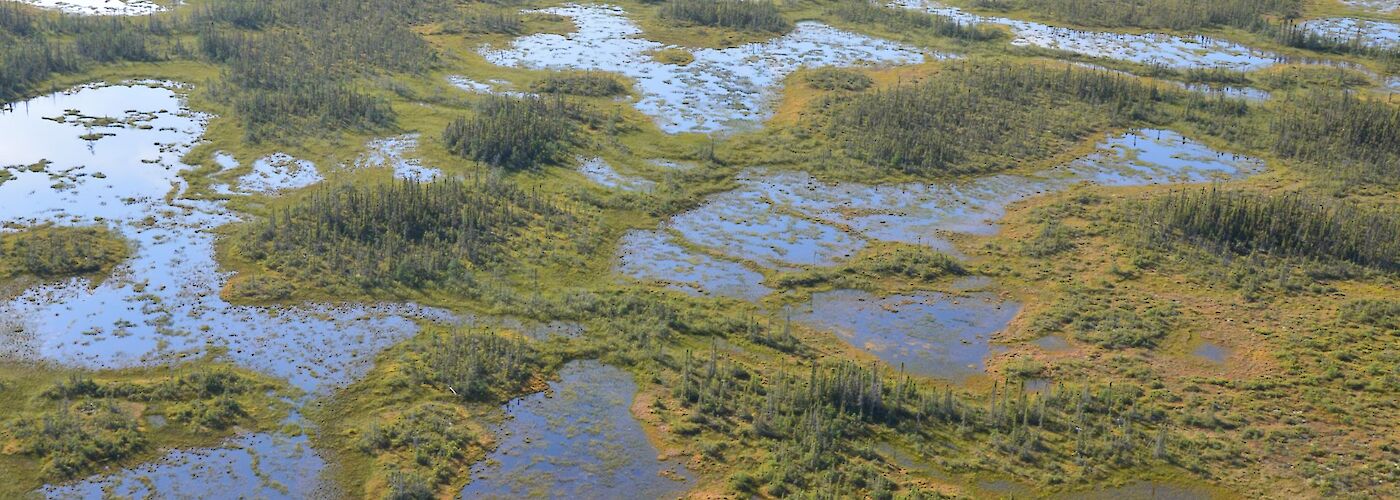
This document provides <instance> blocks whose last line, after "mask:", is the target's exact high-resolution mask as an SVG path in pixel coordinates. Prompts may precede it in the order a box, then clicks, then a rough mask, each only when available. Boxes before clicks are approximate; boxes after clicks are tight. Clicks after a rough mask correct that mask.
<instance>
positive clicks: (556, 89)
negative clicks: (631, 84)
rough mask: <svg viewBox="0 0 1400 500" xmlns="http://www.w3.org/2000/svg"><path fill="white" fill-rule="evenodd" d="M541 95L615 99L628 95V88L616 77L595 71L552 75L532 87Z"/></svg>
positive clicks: (531, 86) (531, 88)
mask: <svg viewBox="0 0 1400 500" xmlns="http://www.w3.org/2000/svg"><path fill="white" fill-rule="evenodd" d="M530 90H533V91H535V92H539V93H541V94H566V95H573V96H581V97H614V96H619V95H623V94H626V93H627V86H626V85H625V84H623V83H622V82H621V81H618V79H617V78H616V77H613V76H610V75H608V74H606V73H599V72H594V71H572V72H562V73H551V74H550V75H549V76H546V77H544V78H543V79H541V80H539V81H536V82H535V83H533V84H531V85H530Z"/></svg>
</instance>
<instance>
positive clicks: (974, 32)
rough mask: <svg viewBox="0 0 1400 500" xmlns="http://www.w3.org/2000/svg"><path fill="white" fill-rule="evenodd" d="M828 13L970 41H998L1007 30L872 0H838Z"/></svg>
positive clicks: (899, 30) (897, 29)
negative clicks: (898, 7)
mask: <svg viewBox="0 0 1400 500" xmlns="http://www.w3.org/2000/svg"><path fill="white" fill-rule="evenodd" d="M826 12H827V14H830V15H833V16H836V17H837V18H838V19H841V20H843V21H846V22H851V23H861V24H877V25H882V26H884V27H885V28H886V29H888V30H890V31H893V32H896V33H914V32H925V33H932V34H933V35H935V36H941V37H949V38H956V39H959V40H968V41H984V40H995V39H998V38H1001V37H1002V36H1004V35H1005V32H1003V31H1001V30H998V29H995V28H990V27H986V26H982V25H980V24H966V23H963V22H962V21H959V20H956V19H953V18H950V17H948V16H942V15H938V14H930V13H927V12H918V11H914V10H909V9H896V8H890V7H888V6H886V5H885V4H884V3H882V2H872V1H870V0H835V1H834V2H832V3H831V4H830V5H827V7H826Z"/></svg>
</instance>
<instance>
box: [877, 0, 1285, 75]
mask: <svg viewBox="0 0 1400 500" xmlns="http://www.w3.org/2000/svg"><path fill="white" fill-rule="evenodd" d="M891 5H892V6H895V7H902V8H906V9H915V10H922V11H925V12H929V13H933V14H938V15H942V16H946V17H949V18H952V19H955V20H958V21H961V22H963V23H969V24H972V23H990V24H1000V25H1004V26H1006V27H1008V28H1010V29H1011V32H1012V34H1013V37H1014V38H1013V40H1012V41H1011V43H1012V44H1013V45H1028V46H1034V47H1041V48H1047V49H1056V50H1064V51H1068V52H1074V53H1077V54H1083V55H1086V56H1090V57H1104V58H1109V59H1118V60H1122V61H1131V62H1135V63H1142V64H1160V65H1163V66H1168V67H1173V68H1191V67H1217V68H1230V69H1236V70H1253V69H1260V68H1264V67H1267V66H1271V65H1273V64H1274V62H1275V61H1274V57H1273V56H1272V55H1270V54H1268V53H1265V52H1262V51H1259V50H1256V49H1252V48H1249V47H1246V46H1243V45H1240V44H1237V43H1233V42H1229V41H1225V40H1219V39H1215V38H1208V37H1203V36H1192V37H1181V36H1175V35H1165V34H1154V33H1148V34H1127V33H1114V32H1109V31H1087V30H1077V29H1072V28H1063V27H1059V26H1051V25H1048V24H1042V23H1037V22H1031V21H1021V20H1017V19H1007V18H1002V17H986V16H979V15H976V14H971V13H968V12H965V11H963V10H962V9H958V8H956V7H947V6H944V5H941V4H938V3H935V2H930V1H928V0H895V1H894V2H893V3H892V4H891Z"/></svg>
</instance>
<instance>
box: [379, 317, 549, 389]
mask: <svg viewBox="0 0 1400 500" xmlns="http://www.w3.org/2000/svg"><path fill="white" fill-rule="evenodd" d="M543 367H544V363H543V362H542V361H541V360H540V357H539V353H538V352H536V351H535V350H534V349H533V348H531V347H530V344H528V343H526V342H525V341H523V340H518V339H512V338H507V337H503V336H500V335H496V334H494V333H491V332H489V331H479V330H465V331H456V332H451V333H446V334H442V335H433V336H431V337H430V338H428V339H427V340H424V341H415V342H414V343H413V344H412V345H411V346H410V347H409V349H408V351H407V352H406V353H405V355H404V371H405V373H406V374H407V375H408V377H409V378H410V379H412V380H413V382H414V383H415V384H420V385H430V386H433V387H437V388H439V389H440V390H442V391H444V392H450V393H452V394H454V395H456V396H457V397H459V398H461V399H462V400H463V401H467V402H476V401H498V400H502V399H506V398H509V397H511V396H513V395H515V394H519V393H520V392H521V391H522V390H523V389H525V387H526V386H527V385H529V384H530V382H531V380H532V379H533V378H534V376H535V374H536V373H538V372H539V371H540V370H541V368H543Z"/></svg>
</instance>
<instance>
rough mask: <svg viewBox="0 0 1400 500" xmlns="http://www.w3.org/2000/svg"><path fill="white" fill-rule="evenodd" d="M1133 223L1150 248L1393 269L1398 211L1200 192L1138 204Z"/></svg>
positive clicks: (1399, 243)
mask: <svg viewBox="0 0 1400 500" xmlns="http://www.w3.org/2000/svg"><path fill="white" fill-rule="evenodd" d="M1141 220H1142V224H1141V227H1142V228H1143V230H1144V231H1146V232H1148V235H1147V236H1148V241H1149V242H1150V243H1171V242H1186V243H1191V244H1193V245H1197V246H1201V247H1204V248H1206V249H1209V250H1217V251H1223V252H1232V253H1235V254H1249V253H1252V252H1263V253H1269V254H1276V255H1281V256H1289V257H1300V258H1304V259H1315V260H1321V261H1341V262H1346V263H1350V264H1355V265H1358V266H1366V267H1372V268H1375V269H1378V270H1382V271H1388V272H1394V271H1396V270H1400V212H1396V211H1395V210H1394V209H1368V208H1363V207H1359V206H1356V205H1354V204H1350V203H1342V202H1336V201H1332V200H1325V199H1322V198H1317V197H1312V196H1308V195H1303V194H1284V195H1264V194H1253V193H1247V192H1242V191H1230V190H1223V189H1204V190H1183V191H1180V192H1177V193H1173V194H1169V195H1164V196H1159V197H1157V198H1155V199H1153V200H1152V201H1151V202H1149V203H1147V204H1146V207H1145V208H1144V215H1143V218H1142V219H1141Z"/></svg>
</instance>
